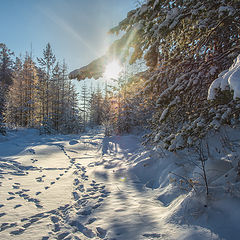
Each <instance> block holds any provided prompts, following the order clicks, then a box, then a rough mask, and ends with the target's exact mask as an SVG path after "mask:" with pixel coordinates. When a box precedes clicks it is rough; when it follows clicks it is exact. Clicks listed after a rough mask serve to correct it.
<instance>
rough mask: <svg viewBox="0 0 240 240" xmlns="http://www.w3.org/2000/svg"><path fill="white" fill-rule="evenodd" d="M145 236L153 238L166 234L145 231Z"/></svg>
mask: <svg viewBox="0 0 240 240" xmlns="http://www.w3.org/2000/svg"><path fill="white" fill-rule="evenodd" d="M143 236H144V237H147V238H149V237H151V238H162V237H164V236H165V234H159V233H145V234H143Z"/></svg>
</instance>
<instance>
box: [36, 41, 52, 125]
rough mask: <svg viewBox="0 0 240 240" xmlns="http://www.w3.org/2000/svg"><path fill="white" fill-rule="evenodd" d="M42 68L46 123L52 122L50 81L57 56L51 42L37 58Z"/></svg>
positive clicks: (44, 117)
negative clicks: (41, 55) (40, 56)
mask: <svg viewBox="0 0 240 240" xmlns="http://www.w3.org/2000/svg"><path fill="white" fill-rule="evenodd" d="M37 59H38V63H39V65H40V68H41V70H42V76H41V88H42V89H41V90H42V101H43V119H44V122H45V124H47V122H48V121H49V122H50V119H51V104H50V97H51V95H50V89H49V85H50V81H51V78H52V71H53V69H54V64H55V62H56V57H55V55H54V54H53V51H52V48H51V45H50V43H48V44H47V45H46V48H45V49H44V50H43V57H42V58H37Z"/></svg>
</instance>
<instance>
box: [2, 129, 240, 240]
mask: <svg viewBox="0 0 240 240" xmlns="http://www.w3.org/2000/svg"><path fill="white" fill-rule="evenodd" d="M232 136H233V138H234V135H232ZM236 136H238V134H237V133H236ZM235 140H236V139H235ZM162 154H163V153H161V154H160V153H158V152H157V151H150V150H149V151H146V150H143V147H142V146H141V144H140V136H138V135H126V136H113V137H104V134H103V130H101V129H98V130H92V131H91V132H89V133H88V134H85V135H82V136H79V135H68V136H62V135H56V136H39V135H38V132H37V131H36V130H24V129H23V130H18V131H12V132H10V133H9V135H8V136H7V137H1V139H0V158H1V161H0V193H1V199H0V239H24V240H26V239H31V240H32V239H33V240H34V239H42V240H46V239H65V240H66V239H105V240H107V239H108V240H114V239H115V240H125V239H128V240H144V239H145V240H146V239H194V240H195V239H199V240H200V239H238V236H239V234H240V229H239V228H238V221H239V216H240V211H239V209H240V208H239V205H240V204H239V199H238V198H236V197H235V196H231V195H230V194H225V193H222V192H221V193H219V194H217V190H216V191H215V192H216V195H215V199H214V201H210V202H209V205H208V206H204V204H206V203H205V202H204V201H205V200H204V197H203V196H204V194H201V195H199V196H198V198H196V196H194V192H193V191H186V190H185V189H184V188H185V187H184V186H182V188H181V187H179V186H178V185H177V184H175V183H174V181H173V179H172V180H171V179H170V174H169V172H175V173H178V174H179V175H180V174H181V171H184V169H185V167H184V168H183V167H182V166H183V160H184V159H185V157H186V154H187V153H186V152H184V151H183V152H181V153H179V155H174V154H173V153H171V154H170V153H169V155H165V156H164V158H163V155H162ZM179 159H180V160H179ZM177 161H178V164H177ZM185 165H186V164H185ZM188 167H189V168H190V167H192V165H191V164H190V165H188ZM224 169H225V170H226V167H225V166H224ZM228 170H229V171H231V168H230V169H228ZM219 179H221V176H220V175H218V176H217V180H218V181H220V180H219ZM214 180H215V182H216V177H215V179H214ZM220 184H223V181H222V180H221V181H220ZM217 186H218V185H217V184H215V187H216V189H217ZM186 188H187V186H186Z"/></svg>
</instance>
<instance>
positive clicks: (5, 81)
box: [0, 43, 13, 134]
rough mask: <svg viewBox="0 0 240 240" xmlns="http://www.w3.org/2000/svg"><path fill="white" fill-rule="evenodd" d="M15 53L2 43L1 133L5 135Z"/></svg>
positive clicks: (0, 56) (0, 53)
mask: <svg viewBox="0 0 240 240" xmlns="http://www.w3.org/2000/svg"><path fill="white" fill-rule="evenodd" d="M12 56H13V52H11V51H10V50H9V49H8V48H7V46H6V45H5V44H3V43H0V133H1V134H5V133H6V131H5V127H4V124H3V118H4V116H3V114H4V111H5V105H6V96H7V92H8V88H9V86H10V85H11V84H12V74H13V69H12V68H13V60H12Z"/></svg>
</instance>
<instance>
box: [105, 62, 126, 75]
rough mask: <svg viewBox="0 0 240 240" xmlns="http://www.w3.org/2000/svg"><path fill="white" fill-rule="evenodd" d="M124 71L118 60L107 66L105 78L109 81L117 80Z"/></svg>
mask: <svg viewBox="0 0 240 240" xmlns="http://www.w3.org/2000/svg"><path fill="white" fill-rule="evenodd" d="M121 71H122V67H121V65H120V63H119V62H118V61H116V60H114V61H112V62H110V63H108V65H107V66H106V69H105V72H104V77H106V78H108V79H112V78H113V79H117V78H118V77H119V74H120V72H121Z"/></svg>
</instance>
